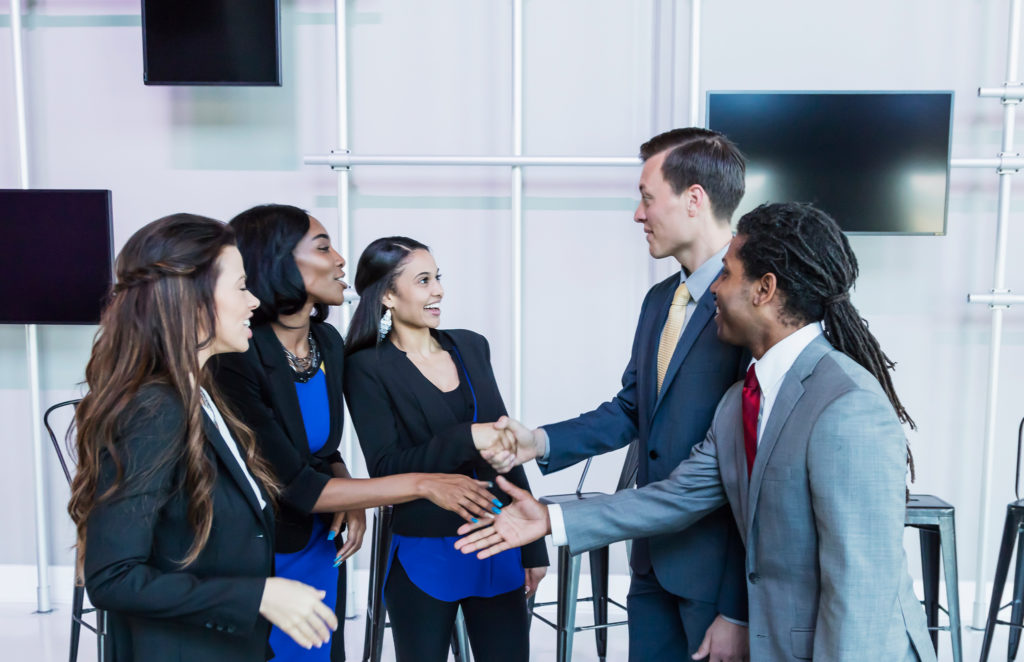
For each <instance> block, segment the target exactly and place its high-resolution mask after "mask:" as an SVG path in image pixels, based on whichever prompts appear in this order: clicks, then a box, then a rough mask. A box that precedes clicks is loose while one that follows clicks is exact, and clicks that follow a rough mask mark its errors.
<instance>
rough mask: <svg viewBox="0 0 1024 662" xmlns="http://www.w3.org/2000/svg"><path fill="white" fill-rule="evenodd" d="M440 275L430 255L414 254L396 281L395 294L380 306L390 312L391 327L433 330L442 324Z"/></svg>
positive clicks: (411, 254) (390, 292) (383, 300)
mask: <svg viewBox="0 0 1024 662" xmlns="http://www.w3.org/2000/svg"><path fill="white" fill-rule="evenodd" d="M443 297H444V288H443V287H441V274H439V273H438V272H437V263H436V262H434V256H433V255H431V254H430V251H425V250H422V249H419V250H415V251H413V252H411V253H410V254H409V258H408V259H407V260H406V261H405V264H403V265H402V267H401V271H400V272H399V273H398V275H397V276H396V277H395V286H394V290H392V291H389V292H388V293H386V294H385V295H384V298H383V299H382V302H383V303H384V305H385V306H386V307H388V308H389V309H391V315H392V323H394V324H399V325H402V326H407V327H411V328H424V327H427V328H431V329H436V328H437V327H438V326H439V325H440V324H441V299H442V298H443Z"/></svg>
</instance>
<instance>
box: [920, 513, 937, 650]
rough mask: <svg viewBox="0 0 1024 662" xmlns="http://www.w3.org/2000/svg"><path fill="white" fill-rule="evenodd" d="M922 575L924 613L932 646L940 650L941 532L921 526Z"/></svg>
mask: <svg viewBox="0 0 1024 662" xmlns="http://www.w3.org/2000/svg"><path fill="white" fill-rule="evenodd" d="M919 533H920V537H921V577H922V579H923V583H924V614H925V617H926V618H927V620H928V635H929V636H930V637H931V638H932V647H933V648H934V649H935V652H936V653H938V652H939V631H938V630H937V629H936V628H938V626H939V532H938V531H937V530H936V529H933V528H931V527H928V528H921V529H920V531H919Z"/></svg>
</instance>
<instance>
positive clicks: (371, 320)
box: [345, 237, 430, 354]
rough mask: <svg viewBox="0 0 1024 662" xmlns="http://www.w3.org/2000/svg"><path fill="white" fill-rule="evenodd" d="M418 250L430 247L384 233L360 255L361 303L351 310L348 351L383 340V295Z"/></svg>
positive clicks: (346, 343)
mask: <svg viewBox="0 0 1024 662" xmlns="http://www.w3.org/2000/svg"><path fill="white" fill-rule="evenodd" d="M416 250H424V251H429V250H430V249H429V248H428V247H427V246H425V245H424V244H421V243H420V242H418V241H416V240H415V239H410V238H409V237H382V238H380V239H377V240H375V241H373V242H372V243H370V245H369V246H367V247H366V250H364V251H363V254H362V255H360V256H359V264H358V265H356V278H355V285H356V292H357V293H358V294H359V304H358V305H357V306H356V310H355V312H354V313H352V322H351V323H350V324H349V327H348V336H347V337H346V338H345V353H346V354H354V353H355V352H358V351H359V350H361V349H366V348H367V347H374V346H375V345H376V344H377V343H378V342H380V340H381V338H380V336H379V334H378V327H379V324H380V318H381V316H382V315H383V314H384V304H383V303H381V299H383V298H384V295H385V294H386V293H387V292H388V291H389V290H391V289H392V288H393V287H394V284H395V277H396V276H397V275H398V273H399V272H400V271H401V270H402V267H403V266H404V265H405V263H406V261H407V260H408V259H409V255H410V254H411V253H412V252H413V251H416Z"/></svg>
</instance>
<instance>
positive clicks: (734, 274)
mask: <svg viewBox="0 0 1024 662" xmlns="http://www.w3.org/2000/svg"><path fill="white" fill-rule="evenodd" d="M745 241H746V238H745V237H744V236H743V235H737V236H736V237H734V238H733V240H732V241H731V242H730V243H729V250H727V251H726V252H725V257H724V258H722V272H721V273H720V274H719V275H718V279H717V280H715V282H714V283H712V284H711V293H712V294H714V295H715V324H717V325H718V338H719V339H720V340H722V342H726V343H729V344H730V345H739V346H741V347H749V346H750V345H749V343H748V342H747V339H748V338H750V337H751V336H752V335H753V333H754V324H755V319H754V305H753V302H752V301H751V297H752V289H753V282H752V281H750V280H748V279H747V274H746V271H745V270H744V268H743V262H742V261H740V258H739V255H738V252H739V249H740V247H741V246H743V243H744V242H745Z"/></svg>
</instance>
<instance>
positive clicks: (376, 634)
mask: <svg viewBox="0 0 1024 662" xmlns="http://www.w3.org/2000/svg"><path fill="white" fill-rule="evenodd" d="M393 513H394V506H380V507H379V508H377V510H376V512H374V514H373V539H372V542H371V544H370V588H369V591H368V593H369V595H367V597H366V635H365V637H364V638H363V662H380V657H381V651H382V650H383V648H384V629H385V628H388V627H390V624H389V623H388V622H387V613H386V611H387V610H386V609H385V607H384V579H385V577H384V574H385V571H386V570H387V567H388V555H389V552H390V551H391V517H392V514H393ZM469 651H470V649H469V635H468V634H466V619H465V618H463V616H462V609H461V608H460V609H459V612H458V615H457V616H456V617H455V627H454V628H453V630H452V655H453V656H454V657H455V662H470V661H471V660H472V655H470V652H469Z"/></svg>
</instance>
